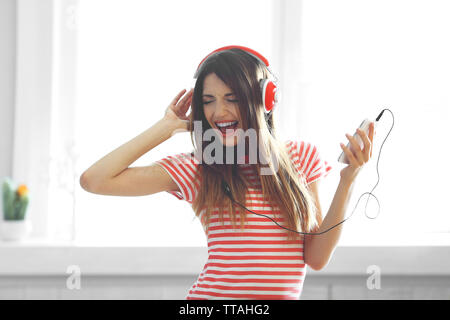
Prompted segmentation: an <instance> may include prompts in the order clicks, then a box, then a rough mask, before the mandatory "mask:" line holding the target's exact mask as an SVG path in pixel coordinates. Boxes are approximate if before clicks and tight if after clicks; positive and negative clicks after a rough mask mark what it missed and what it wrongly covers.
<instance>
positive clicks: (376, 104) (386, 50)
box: [24, 0, 450, 246]
mask: <svg viewBox="0 0 450 320" xmlns="http://www.w3.org/2000/svg"><path fill="white" fill-rule="evenodd" d="M174 8H176V10H174ZM236 8H239V10H237V9H236ZM449 9H450V5H449V4H448V3H447V2H445V1H427V2H425V1H377V2H368V1H348V0H346V1H339V2H334V1H323V0H322V1H297V0H295V1H275V2H272V1H269V0H265V1H234V0H233V1H227V2H226V3H224V2H216V1H214V2H211V1H194V2H185V1H164V2H158V3H157V5H155V2H153V1H131V2H130V1H125V0H116V1H100V0H90V1H86V0H84V1H83V0H81V1H79V3H78V6H77V36H78V39H77V51H76V56H77V69H76V73H77V82H76V87H77V94H76V115H75V116H74V119H73V121H74V122H75V123H76V130H75V131H76V134H75V145H76V149H77V150H78V154H79V158H78V162H77V167H78V168H82V169H86V168H87V167H88V166H89V165H91V164H92V163H93V162H95V161H96V160H98V159H100V158H101V157H102V156H104V155H105V154H107V153H108V152H110V151H112V150H113V149H115V148H117V147H118V146H119V145H121V144H123V143H125V142H127V141H129V140H130V139H132V138H134V137H135V136H137V135H138V134H139V133H141V132H143V131H144V130H146V129H147V128H148V127H149V126H151V125H152V124H153V123H154V122H156V121H157V120H158V119H159V118H161V117H162V116H163V113H164V110H165V108H166V107H167V105H168V103H169V102H170V101H171V99H172V98H173V97H174V96H175V94H176V93H177V92H178V91H179V90H181V89H182V88H189V87H190V86H192V80H191V79H192V76H193V73H194V71H195V68H196V67H197V65H198V63H199V62H200V60H201V59H202V58H203V57H204V56H205V55H206V54H207V53H209V52H210V51H212V50H214V49H216V48H218V47H220V46H222V45H225V44H242V45H247V46H249V47H252V48H254V49H256V50H258V51H260V52H261V53H263V54H264V55H265V56H266V57H268V59H269V61H270V62H271V63H272V65H273V70H274V72H275V73H276V74H277V76H278V78H279V79H280V81H281V89H282V90H283V100H282V105H281V106H282V107H281V108H280V109H279V118H278V120H277V121H279V124H278V125H279V128H280V131H281V133H282V134H283V135H285V136H286V137H292V136H297V137H299V138H302V139H305V140H311V141H314V143H315V144H317V145H319V146H320V147H321V152H322V154H323V156H324V158H325V159H327V160H329V161H330V163H331V165H332V166H333V168H334V170H333V172H332V173H331V174H330V175H329V176H328V177H327V178H326V179H325V180H324V181H323V183H322V184H321V199H322V209H323V210H324V211H325V212H324V214H326V210H328V208H329V205H330V204H331V201H332V198H333V196H334V192H335V190H336V187H337V183H338V181H339V170H340V169H341V168H342V167H343V165H342V164H339V163H338V162H337V161H336V160H337V158H338V156H339V154H340V152H341V150H340V147H339V142H346V141H347V140H346V138H345V136H344V134H345V133H346V132H348V133H353V132H352V130H355V129H356V127H357V126H358V125H359V123H360V122H361V121H362V120H363V119H364V118H370V119H374V118H375V117H376V116H377V115H378V114H379V112H380V111H381V109H383V108H386V107H387V108H389V109H391V110H392V111H393V112H394V115H395V126H394V128H393V130H392V132H391V134H390V136H389V137H387V140H386V142H385V144H384V146H383V149H382V150H381V157H380V162H379V167H378V169H379V173H380V181H379V183H378V186H377V188H376V189H375V190H374V192H373V193H374V194H375V195H376V196H377V198H378V200H379V201H380V214H379V216H378V218H377V219H376V220H369V219H367V218H366V217H364V206H365V203H366V201H367V197H365V196H364V197H363V198H362V199H361V201H360V203H359V205H358V207H357V209H356V211H355V213H354V214H353V216H352V218H351V219H350V220H348V221H347V222H346V223H345V224H344V232H343V233H342V237H341V241H340V245H372V244H373V245H398V244H418V245H420V244H424V243H425V241H426V243H427V244H430V243H432V242H430V241H428V240H427V239H432V238H433V239H437V241H438V242H439V236H440V235H441V236H443V237H447V239H448V235H449V233H450V215H449V214H448V212H449V206H448V204H447V203H446V202H444V201H445V199H446V190H447V189H448V188H446V186H445V184H444V183H445V182H446V181H448V180H449V178H450V175H449V170H448V169H447V168H446V167H445V164H446V163H449V160H450V152H449V151H448V148H446V147H445V146H446V141H445V137H447V136H448V134H447V132H446V131H445V128H446V127H447V126H446V124H447V123H448V122H449V121H450V111H449V109H450V108H449V106H450V96H449V91H448V88H449V87H450V78H449V74H450V63H449V60H448V59H447V57H448V56H450V52H449V51H450V43H449V42H448V41H447V40H446V39H448V38H449V31H448V30H450V21H449V20H448V19H447V12H449ZM24 78H27V77H24ZM391 124H392V119H391V116H390V114H389V113H385V114H384V116H383V118H382V120H381V123H380V124H379V126H378V128H377V136H376V137H375V150H374V153H373V158H372V161H371V162H370V163H369V164H368V165H367V166H366V167H365V168H364V169H363V171H362V172H361V173H360V176H359V177H358V180H357V182H356V185H355V188H354V189H353V195H352V199H351V201H350V202H349V204H348V207H347V216H348V215H349V214H351V212H352V210H353V208H354V207H355V205H356V202H357V200H358V198H359V197H360V195H361V194H362V193H364V192H369V191H371V190H372V188H373V186H374V185H375V183H376V182H377V170H376V162H377V161H376V160H377V158H378V155H379V152H380V149H379V147H380V146H381V143H382V142H383V140H384V138H385V137H386V135H387V133H388V131H389V129H390V127H391ZM24 127H25V126H24ZM190 149H191V142H190V139H189V135H188V134H179V135H177V136H175V137H173V138H171V139H170V140H168V141H166V142H165V143H163V144H162V145H160V146H158V147H157V148H155V149H153V150H152V151H151V152H149V153H148V154H146V155H144V156H142V157H141V158H140V159H138V160H137V161H136V162H135V163H134V164H132V166H135V165H146V164H149V163H151V162H153V161H154V160H157V159H160V158H162V157H163V156H165V155H167V154H172V153H175V152H182V151H189V150H190ZM30 172H31V171H30ZM74 194H75V196H74V203H75V204H76V205H75V206H74V207H75V211H76V213H75V224H74V225H75V227H76V238H77V240H78V241H79V242H81V243H83V242H86V243H89V244H102V243H104V244H116V245H122V244H125V245H126V244H133V245H140V244H142V245H150V246H204V245H205V236H204V234H203V230H202V228H201V226H200V224H199V222H198V220H196V219H194V217H195V216H194V213H193V211H192V210H191V208H190V207H189V205H188V204H187V203H185V202H183V201H178V200H176V199H175V198H174V197H173V196H171V195H169V194H167V193H159V194H155V195H151V196H145V197H110V196H99V195H92V194H89V193H87V192H84V191H83V190H81V189H80V188H79V186H78V187H77V188H76V190H75V192H74ZM57 209H58V208H54V210H57ZM377 210H378V207H377V203H376V201H375V200H374V199H373V198H370V199H369V204H368V211H367V214H368V215H369V216H373V215H375V214H376V212H377ZM57 214H58V212H57V211H55V212H54V214H53V215H52V216H53V217H54V216H56V215H57ZM65 221H66V222H65V223H66V225H70V223H71V221H70V219H67V218H66V220H65Z"/></svg>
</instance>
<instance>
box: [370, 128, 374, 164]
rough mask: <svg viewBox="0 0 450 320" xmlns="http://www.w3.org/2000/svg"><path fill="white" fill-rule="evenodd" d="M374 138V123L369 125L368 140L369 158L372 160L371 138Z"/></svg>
mask: <svg viewBox="0 0 450 320" xmlns="http://www.w3.org/2000/svg"><path fill="white" fill-rule="evenodd" d="M374 136H375V122H371V123H370V127H369V139H370V157H371V158H372V150H373V137H374Z"/></svg>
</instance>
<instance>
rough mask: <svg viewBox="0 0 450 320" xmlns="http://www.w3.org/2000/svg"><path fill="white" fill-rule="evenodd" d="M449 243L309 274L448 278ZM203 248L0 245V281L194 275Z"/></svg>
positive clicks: (348, 249)
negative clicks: (371, 272) (74, 273)
mask: <svg viewBox="0 0 450 320" xmlns="http://www.w3.org/2000/svg"><path fill="white" fill-rule="evenodd" d="M449 252H450V244H449V243H443V242H440V243H439V245H427V244H425V243H423V242H422V243H421V245H396V246H342V245H339V246H338V247H337V248H336V250H335V252H334V254H333V256H332V259H331V261H330V263H329V264H328V265H327V266H326V267H325V268H324V269H322V270H320V271H314V270H312V269H308V275H310V276H321V275H324V276H326V275H367V268H368V267H369V266H371V265H376V266H378V267H379V268H380V270H381V272H382V273H383V274H384V275H404V276H407V275H449V274H450V255H449ZM206 260H207V248H206V247H151V246H137V245H125V246H121V245H101V246H95V245H87V244H76V243H70V242H66V243H62V242H61V243H49V242H48V241H45V240H27V241H23V242H2V241H0V261H1V263H0V276H67V274H66V270H67V268H68V267H69V266H71V265H77V266H79V267H80V270H81V273H82V274H83V275H99V276H111V275H116V276H143V275H150V276H152V275H153V276H155V275H156V276H157V275H188V276H191V275H198V274H199V273H200V272H201V270H202V268H203V266H204V264H205V263H206Z"/></svg>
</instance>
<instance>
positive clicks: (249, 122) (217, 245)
mask: <svg viewBox="0 0 450 320" xmlns="http://www.w3.org/2000/svg"><path fill="white" fill-rule="evenodd" d="M195 77H196V79H197V80H196V84H195V87H194V88H193V89H192V90H190V91H189V92H188V93H187V94H186V95H185V96H184V97H183V98H182V99H181V97H182V96H183V95H184V94H185V91H186V90H182V91H181V92H180V93H179V94H178V95H177V96H176V97H175V98H174V99H173V101H172V102H171V103H170V105H169V106H168V108H167V109H166V112H165V115H164V117H163V118H162V119H161V120H159V121H158V122H156V123H155V124H154V125H153V126H152V127H151V128H149V129H148V130H146V131H144V132H143V133H142V134H140V135H139V136H137V137H136V138H134V139H132V140H131V141H129V142H128V143H126V144H124V145H122V146H121V147H119V148H117V149H116V150H114V151H113V152H111V153H109V154H108V155H106V156H105V157H103V158H102V159H100V160H99V161H98V162H96V163H95V164H94V165H92V166H91V167H90V168H89V169H88V170H86V172H85V173H84V174H83V175H82V177H81V179H80V183H81V185H82V186H83V188H84V189H85V190H88V191H90V192H93V193H99V194H107V195H122V196H140V195H147V194H153V193H157V192H160V191H167V192H169V193H170V194H172V195H174V196H176V197H177V198H178V199H182V200H186V201H188V202H189V203H190V204H191V205H192V208H193V210H194V212H195V214H196V216H197V217H198V218H199V219H200V221H201V223H202V226H203V228H204V231H205V234H206V236H207V239H208V254H209V256H208V261H207V263H206V264H205V266H204V268H203V270H202V272H201V273H200V275H199V276H198V278H197V281H196V282H195V283H194V284H193V285H192V286H191V288H190V290H189V292H188V293H187V296H186V299H299V298H300V295H301V290H302V287H303V281H304V278H305V273H306V265H309V266H310V267H311V268H312V269H314V270H320V269H322V268H323V267H324V266H325V265H326V264H327V263H328V261H329V259H330V257H331V255H332V252H333V250H334V248H335V247H336V245H337V243H338V240H339V237H340V234H341V228H342V226H338V227H336V228H333V229H332V230H330V231H328V232H326V233H323V234H320V235H317V234H315V235H308V234H304V233H320V232H322V231H324V230H327V229H329V228H330V227H332V226H334V225H336V224H338V223H339V222H341V221H342V220H343V219H344V216H345V211H346V207H347V203H348V200H349V198H350V196H351V190H352V187H353V184H354V181H355V179H356V177H357V175H358V173H359V171H360V170H361V168H362V167H363V166H364V164H365V163H367V162H368V161H369V159H370V158H371V155H372V142H373V135H374V128H373V123H372V124H371V126H370V131H369V135H368V136H367V135H366V134H365V133H364V132H360V131H358V134H359V135H360V137H361V139H362V141H363V142H364V148H363V149H362V150H361V148H360V147H359V145H358V143H357V141H356V140H355V138H354V137H352V136H350V135H347V138H348V139H349V141H350V144H351V146H352V147H351V148H350V149H349V148H347V147H346V146H345V145H343V144H341V148H342V149H343V150H344V153H345V154H346V156H347V158H348V159H349V161H350V164H349V165H348V166H347V167H345V168H344V169H342V170H341V172H340V177H341V179H340V181H339V185H338V187H337V190H336V193H335V195H334V198H333V200H332V203H331V206H330V209H329V210H328V213H327V215H326V217H325V219H322V211H321V206H320V201H319V196H318V181H319V179H320V178H322V177H325V176H326V175H327V174H328V173H329V171H330V170H331V166H330V165H329V164H328V162H327V161H325V160H324V159H322V158H321V156H320V154H319V152H318V150H317V148H316V146H314V145H313V144H311V143H308V142H305V141H301V140H292V141H291V140H289V141H284V142H283V141H280V139H279V138H278V137H277V135H276V130H275V127H274V119H273V116H274V111H273V110H272V109H271V107H272V106H271V102H270V101H269V102H268V101H266V98H267V97H268V96H267V95H266V94H264V93H265V91H264V90H266V89H265V88H266V87H267V83H268V82H269V81H268V80H265V79H270V78H271V73H270V70H269V69H268V61H267V60H266V59H265V58H264V57H263V56H262V55H260V54H258V53H257V52H256V51H254V50H251V49H249V48H246V47H239V46H228V47H223V48H220V49H218V50H215V51H213V52H212V53H211V54H209V55H208V56H207V57H206V58H205V59H204V60H203V61H202V62H201V63H200V65H199V67H198V68H197V71H196V76H195ZM272 84H273V83H272ZM180 99H181V100H180ZM191 104H192V112H191V113H190V114H189V115H186V114H187V112H188V110H189V108H190V106H191ZM275 109H276V108H275ZM275 112H276V111H275ZM182 131H190V132H191V140H192V143H193V146H194V151H193V152H191V153H178V154H175V155H173V156H168V157H165V158H163V159H161V160H158V161H156V162H155V163H153V164H151V165H150V166H147V167H128V166H129V165H130V164H131V163H133V162H134V161H136V159H138V158H139V157H141V156H142V155H143V154H145V153H146V152H148V151H150V150H152V149H153V148H154V147H156V146H157V145H159V144H161V143H162V142H164V141H165V140H167V139H169V138H170V137H171V136H172V135H173V134H175V133H177V132H182ZM255 154H256V155H259V157H257V156H255ZM224 186H227V187H228V189H227V187H224ZM249 210H251V211H249ZM230 213H231V214H230ZM274 222H275V223H276V224H275V223H274ZM277 224H278V225H277ZM295 231H296V232H295ZM302 232H303V233H302ZM301 234H302V236H301Z"/></svg>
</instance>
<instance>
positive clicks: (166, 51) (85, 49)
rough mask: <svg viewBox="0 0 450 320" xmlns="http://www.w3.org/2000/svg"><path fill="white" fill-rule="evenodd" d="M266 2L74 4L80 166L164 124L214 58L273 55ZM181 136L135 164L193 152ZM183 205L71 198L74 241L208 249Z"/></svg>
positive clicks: (153, 199) (167, 198)
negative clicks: (214, 54) (228, 48)
mask: <svg viewBox="0 0 450 320" xmlns="http://www.w3.org/2000/svg"><path fill="white" fill-rule="evenodd" d="M271 6H272V2H271V1H269V0H263V1H261V0H252V1H237V0H231V1H227V2H219V1H206V0H202V1H194V2H192V1H182V0H177V1H175V0H171V1H158V2H155V1H145V0H142V1H125V0H118V1H117V0H116V1H110V0H108V1H99V0H95V1H93V0H89V1H80V2H79V5H78V11H77V26H78V27H77V28H78V43H77V45H78V51H77V59H78V68H77V73H78V80H77V92H78V93H77V127H76V132H77V133H76V143H77V145H78V146H79V151H80V158H79V164H78V165H79V167H80V168H84V169H87V168H88V167H89V166H90V165H91V164H92V163H94V162H95V161H97V160H98V159H100V158H101V157H102V156H104V155H105V154H107V153H109V152H110V151H112V150H113V149H115V148H117V147H118V146H119V145H121V144H123V143H125V142H127V141H129V140H131V139H132V138H134V137H135V136H137V135H138V134H140V133H141V132H143V131H145V130H146V129H147V128H149V127H150V126H151V125H153V124H154V123H155V122H156V121H157V120H159V119H160V118H162V116H163V115H164V111H165V109H166V107H167V106H168V104H169V103H170V101H171V100H172V99H173V97H174V96H175V95H176V94H177V93H178V92H179V91H180V90H181V89H183V88H190V87H191V86H192V83H193V82H192V78H193V75H194V71H195V69H196V67H197V66H198V64H199V63H200V61H201V59H203V57H204V56H206V55H207V54H208V53H209V52H211V51H212V50H214V49H216V48H219V47H221V46H224V45H228V44H237V45H244V46H248V47H251V48H254V49H256V50H257V51H260V52H262V53H264V55H267V56H268V57H270V55H271V50H272V44H271V38H272V33H271V32H272V31H271V30H272V26H271V23H272V22H271V21H272V14H271ZM191 149H192V145H191V141H190V137H189V134H187V133H183V134H178V135H176V136H174V137H172V138H171V139H169V140H167V141H166V142H165V143H163V144H161V145H160V146H158V147H156V148H155V149H153V150H151V151H150V152H149V153H147V154H146V155H144V156H142V157H141V158H140V159H138V160H137V161H136V162H135V163H134V164H132V165H131V166H140V165H147V164H150V163H151V162H153V161H154V160H158V159H160V158H162V157H164V156H166V155H168V154H172V153H178V152H184V151H190V150H191ZM194 218H195V215H194V212H193V211H192V209H191V208H190V206H189V205H188V204H187V203H185V202H184V201H180V200H177V199H176V198H175V197H173V196H171V195H169V194H167V193H165V192H163V193H158V194H154V195H151V196H144V197H112V196H99V195H93V194H90V193H87V192H84V191H83V190H79V191H77V193H76V238H77V241H79V242H81V243H83V242H86V243H90V244H92V243H95V244H102V243H108V244H111V243H114V244H118V245H122V244H133V245H140V244H142V245H150V246H205V244H206V242H205V235H204V232H203V229H202V228H201V225H200V223H199V221H198V220H197V219H196V218H195V219H194Z"/></svg>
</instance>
